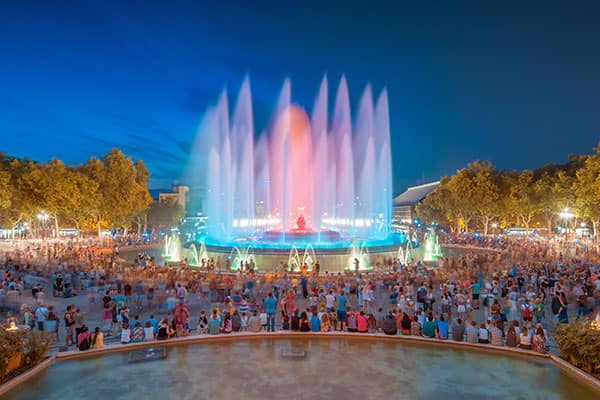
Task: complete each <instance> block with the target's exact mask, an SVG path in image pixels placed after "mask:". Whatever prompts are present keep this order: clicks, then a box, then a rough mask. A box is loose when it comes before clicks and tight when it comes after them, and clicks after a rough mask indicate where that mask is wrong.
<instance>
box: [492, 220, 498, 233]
mask: <svg viewBox="0 0 600 400" xmlns="http://www.w3.org/2000/svg"><path fill="white" fill-rule="evenodd" d="M496 228H498V224H497V223H495V222H494V223H493V224H492V235H496Z"/></svg>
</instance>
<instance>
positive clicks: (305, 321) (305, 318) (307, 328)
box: [300, 311, 310, 332]
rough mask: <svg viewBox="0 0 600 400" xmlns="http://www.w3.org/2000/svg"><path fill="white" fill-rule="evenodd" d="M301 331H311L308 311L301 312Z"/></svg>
mask: <svg viewBox="0 0 600 400" xmlns="http://www.w3.org/2000/svg"><path fill="white" fill-rule="evenodd" d="M300 332H310V323H309V322H308V315H307V314H306V312H304V311H303V312H302V314H300Z"/></svg>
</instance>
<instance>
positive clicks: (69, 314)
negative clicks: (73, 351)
mask: <svg viewBox="0 0 600 400" xmlns="http://www.w3.org/2000/svg"><path fill="white" fill-rule="evenodd" d="M64 320H65V331H66V332H65V345H66V346H70V345H72V344H74V343H75V341H76V338H77V336H75V321H74V320H73V306H67V311H66V312H65V316H64Z"/></svg>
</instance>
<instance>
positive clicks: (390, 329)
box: [383, 311, 398, 335]
mask: <svg viewBox="0 0 600 400" xmlns="http://www.w3.org/2000/svg"><path fill="white" fill-rule="evenodd" d="M397 331H398V329H397V328H396V318H394V315H393V314H392V312H391V311H390V312H389V313H388V315H387V316H386V317H385V319H384V320H383V333H385V334H386V335H395V334H396V333H397Z"/></svg>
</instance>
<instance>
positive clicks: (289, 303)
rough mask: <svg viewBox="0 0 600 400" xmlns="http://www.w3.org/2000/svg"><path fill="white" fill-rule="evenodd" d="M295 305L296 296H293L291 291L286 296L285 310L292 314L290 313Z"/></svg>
mask: <svg viewBox="0 0 600 400" xmlns="http://www.w3.org/2000/svg"><path fill="white" fill-rule="evenodd" d="M295 305H296V295H295V294H294V291H293V290H290V292H289V293H288V294H287V304H286V309H287V310H289V312H292V311H294V307H295Z"/></svg>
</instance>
